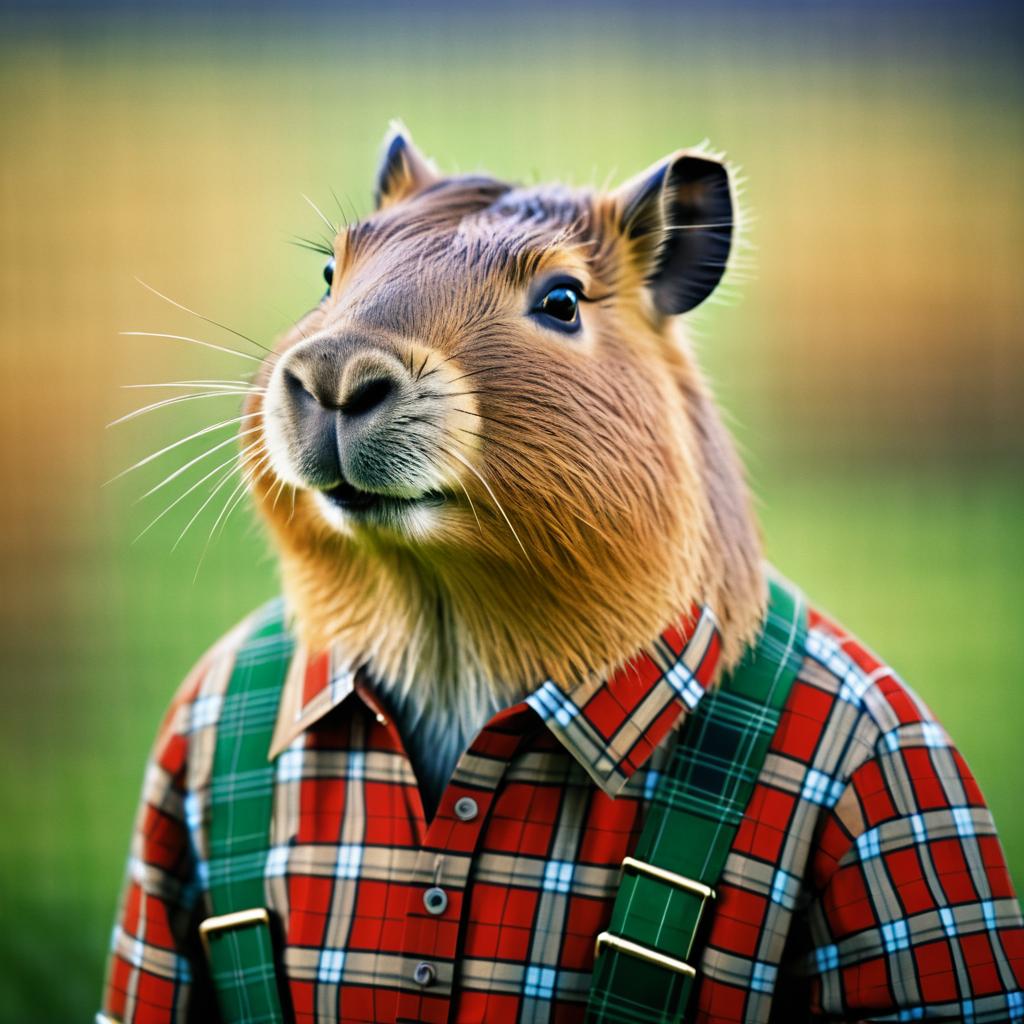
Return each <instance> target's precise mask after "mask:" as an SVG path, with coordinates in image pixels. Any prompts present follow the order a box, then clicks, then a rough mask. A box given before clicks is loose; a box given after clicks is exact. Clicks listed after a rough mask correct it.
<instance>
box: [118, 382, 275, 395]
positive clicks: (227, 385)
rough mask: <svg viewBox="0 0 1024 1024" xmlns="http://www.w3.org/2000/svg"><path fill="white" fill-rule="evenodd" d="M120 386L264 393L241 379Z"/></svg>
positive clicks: (263, 389)
mask: <svg viewBox="0 0 1024 1024" xmlns="http://www.w3.org/2000/svg"><path fill="white" fill-rule="evenodd" d="M121 387H122V388H123V389H124V390H125V391H140V390H144V389H147V388H199V387H207V388H217V389H219V390H222V391H223V390H232V391H239V392H241V393H242V394H243V395H262V394H265V393H266V390H267V389H266V388H261V387H258V386H256V385H255V384H249V383H247V382H246V381H243V380H166V381H157V382H154V383H152V384H150V383H145V384H122V385H121Z"/></svg>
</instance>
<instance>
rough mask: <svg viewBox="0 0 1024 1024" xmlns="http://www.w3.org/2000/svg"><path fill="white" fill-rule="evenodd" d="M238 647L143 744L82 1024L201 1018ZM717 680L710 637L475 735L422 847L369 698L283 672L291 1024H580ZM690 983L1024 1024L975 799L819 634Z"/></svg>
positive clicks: (398, 756)
mask: <svg viewBox="0 0 1024 1024" xmlns="http://www.w3.org/2000/svg"><path fill="white" fill-rule="evenodd" d="M247 629H248V627H244V628H242V627H240V628H239V629H238V630H236V631H235V632H233V633H232V634H230V635H229V636H228V637H226V638H225V639H224V640H223V641H222V642H221V643H220V644H219V645H218V646H217V647H216V648H215V649H214V650H213V651H212V652H211V653H210V654H209V655H208V656H207V657H206V658H205V659H204V660H203V661H202V662H201V663H200V664H199V666H198V667H197V668H196V670H195V671H194V672H193V673H192V675H191V676H190V677H189V679H187V680H186V682H185V685H184V686H183V688H182V690H181V691H180V693H179V695H178V697H177V698H176V700H175V702H174V704H173V705H172V707H171V709H170V712H169V714H168V716H167V718H166V720H165V723H164V726H163V728H162V730H161V733H160V736H159V738H158V740H157V744H156V748H155V751H154V754H153V758H152V761H151V764H150V766H149V770H148V772H147V775H146V781H145V786H144V791H143V798H142V806H141V808H140V812H139V817H138V821H137V828H136V832H135V837H134V842H133V846H132V853H131V857H130V861H129V867H128V877H127V881H126V886H125V892H124V896H123V902H122V908H121V912H120V918H119V921H118V924H117V925H116V927H115V929H114V935H113V948H112V952H111V956H110V963H109V968H108V977H107V985H106V992H105V997H104V1006H105V1011H104V1014H101V1015H100V1016H99V1018H98V1020H100V1021H103V1020H108V1019H113V1020H117V1021H124V1022H126V1024H127V1022H129V1021H131V1022H137V1024H163V1022H167V1021H186V1020H188V1021H208V1020H215V1019H216V1018H217V1013H216V1010H215V1009H214V1005H215V1004H214V1001H213V996H212V994H211V992H210V989H209V982H208V979H207V975H206V972H205V965H204V962H203V957H202V954H201V952H200V950H199V947H198V942H197V939H196V925H197V922H198V921H199V920H200V919H201V918H202V917H204V916H206V915H207V914H208V913H209V907H208V904H207V897H206V892H205V890H206V881H207V874H208V866H207V861H206V857H207V855H208V825H209V806H210V771H211V763H212V758H213V749H214V742H215V735H216V724H217V719H218V713H219V710H220V706H221V701H222V695H223V693H224V691H225V688H226V685H227V682H228V679H229V677H230V674H231V669H232V665H233V658H234V655H235V652H236V651H237V650H238V647H239V645H240V643H241V641H242V639H243V638H244V636H245V635H246V632H247ZM718 654H719V637H718V633H717V628H716V625H715V621H714V618H713V616H712V615H711V613H710V612H708V611H706V610H705V611H704V612H703V613H701V614H700V616H699V618H697V619H696V620H695V621H692V622H690V623H689V624H688V625H687V626H686V628H685V630H684V629H682V628H672V629H669V630H668V631H666V632H665V633H664V634H663V635H662V636H661V637H660V638H659V639H658V641H657V642H656V643H655V644H653V645H652V646H651V647H650V649H648V650H646V651H645V652H643V653H641V654H639V655H637V656H636V657H635V658H634V659H632V661H631V662H630V663H629V665H628V666H627V667H626V668H625V669H623V670H621V671H619V672H617V673H615V674H614V675H612V676H611V677H610V678H609V679H607V680H604V681H600V682H597V683H594V684H590V685H586V686H581V687H580V688H578V689H576V690H574V691H572V692H569V693H565V692H562V691H561V690H560V689H558V688H557V687H556V686H554V685H553V684H552V683H550V682H547V683H544V684H543V685H541V686H540V687H539V688H538V689H537V690H536V691H535V692H534V693H532V694H531V695H530V696H529V697H528V698H527V699H526V700H525V701H524V702H523V703H521V704H518V705H516V706H514V707H512V708H509V709H507V710H505V711H502V712H501V713H499V714H498V715H496V716H495V717H494V718H493V719H492V720H491V722H490V723H489V724H488V725H487V727H486V728H485V729H484V730H483V731H482V732H481V733H480V734H479V736H478V737H477V738H476V739H475V740H474V742H473V744H472V745H471V747H470V749H469V750H468V751H467V752H466V753H465V754H464V755H463V756H462V758H461V760H460V761H459V764H458V767H457V769H456V771H455V774H454V776H453V778H452V780H451V782H450V784H449V786H448V788H447V790H446V792H445V793H444V795H443V796H442V798H441V802H440V805H439V807H438V810H437V814H436V815H435V817H434V818H433V819H432V820H431V821H429V822H428V821H426V820H425V818H424V814H423V810H422V804H421V802H420V797H419V792H418V788H417V784H416V779H415V777H414V775H413V770H412V767H411V765H410V762H409V760H408V757H407V756H406V754H405V752H404V750H403V746H402V741H401V737H400V736H399V735H398V732H397V730H396V729H395V727H394V724H393V723H392V722H391V721H390V720H389V718H388V716H387V715H386V713H385V711H384V710H383V708H382V707H381V706H380V704H379V703H378V702H377V701H376V700H375V698H374V695H373V693H372V692H371V690H370V689H369V688H368V686H367V685H366V683H365V682H364V680H363V679H362V678H361V677H360V675H359V674H358V673H357V674H355V675H353V674H351V673H349V672H347V671H344V670H341V669H339V668H337V667H336V666H339V665H342V664H344V661H343V659H342V658H341V657H340V655H339V652H330V651H328V652H324V653H321V654H318V655H310V656H308V655H306V654H304V653H303V652H301V651H299V652H297V653H296V655H295V657H294V659H293V661H292V665H291V669H290V672H289V676H288V680H287V682H286V684H285V688H284V691H283V695H282V702H281V708H280V711H279V717H278V724H277V730H276V733H275V741H274V747H275V748H276V749H278V750H281V754H280V757H279V758H278V760H277V765H276V783H275V795H274V816H273V825H272V834H271V837H270V851H269V856H268V858H267V862H266V869H265V877H266V883H265V890H266V901H267V905H268V907H269V908H270V909H271V910H272V911H273V912H274V913H275V914H276V915H277V917H278V918H279V920H280V921H281V922H282V925H283V935H284V948H283V950H282V951H281V952H282V960H283V964H284V969H285V971H286V972H287V977H288V983H289V991H290V997H291V1001H292V1004H293V1009H294V1012H295V1017H296V1020H297V1022H299V1024H312V1022H322V1024H326V1022H328V1021H330V1022H335V1021H351V1022H356V1021H360V1022H385V1021H422V1022H434V1021H458V1022H469V1021H483V1020H489V1021H494V1022H502V1024H503V1022H506V1021H508V1022H513V1021H552V1022H569V1021H580V1020H582V1019H583V1015H584V1009H585V1006H586V999H587V993H588V988H589V985H590V976H591V969H592V966H593V962H594V938H595V936H596V935H597V933H598V932H600V931H601V930H602V929H603V928H604V926H605V925H606V924H607V921H608V919H609V916H610V913H611V907H612V903H613V900H614V896H615V892H616V889H617V882H618V870H619V865H620V863H621V861H622V859H623V858H624V857H625V856H627V855H628V854H629V853H630V852H631V851H632V849H633V846H634V844H635V843H636V840H637V838H638V836H639V831H640V828H641V824H642V821H643V818H644V812H645V809H646V806H647V804H648V802H649V799H650V796H651V794H652V792H653V790H654V787H655V785H656V782H657V779H658V774H659V769H660V768H662V767H663V766H664V765H665V763H666V760H667V757H668V754H669V753H670V749H671V744H672V742H673V741H674V738H675V735H676V730H677V729H678V726H679V725H680V724H681V721H682V720H683V718H684V717H685V715H686V712H687V710H688V709H692V708H694V707H696V705H697V703H698V702H699V701H700V699H701V697H702V695H703V693H704V689H705V687H706V685H707V684H708V682H709V680H710V679H711V678H712V676H713V674H714V669H715V665H716V662H717V659H718ZM434 887H436V888H439V889H440V890H442V892H443V894H444V899H443V900H440V901H439V904H443V905H440V906H438V905H432V906H431V907H430V909H428V904H429V903H431V900H430V899H429V898H428V899H427V900H425V898H424V897H425V893H426V891H427V889H428V888H434ZM435 895H436V894H435ZM697 966H698V970H699V975H698V976H699V978H700V984H699V989H698V993H697V997H696V1004H697V1005H696V1007H695V1012H694V1014H693V1019H694V1020H698V1021H702V1022H709V1021H767V1020H768V1018H769V1016H770V1015H774V1016H773V1019H774V1020H777V1021H786V1022H789V1021H798V1020H806V1019H809V1018H810V1019H828V1020H837V1019H839V1020H862V1019H871V1020H886V1021H912V1020H921V1019H925V1018H928V1019H943V1020H957V1021H970V1022H977V1024H982V1022H986V1021H988V1022H993V1024H994V1022H997V1021H998V1022H1005V1021H1024V995H1022V992H1021V982H1022V979H1024V926H1022V921H1021V915H1020V909H1019V906H1018V903H1017V900H1016V898H1015V895H1014V892H1013V888H1012V885H1011V882H1010V879H1009V876H1008V874H1007V869H1006V864H1005V861H1004V857H1003V853H1002V850H1001V848H1000V846H999V841H998V839H997V837H996V834H995V828H994V825H993V822H992V818H991V816H990V814H989V812H988V810H987V808H986V807H985V804H984V802H983V799H982V796H981V793H980V791H979V790H978V787H977V784H976V783H975V781H974V779H973V778H972V776H971V774H970V772H969V770H968V768H967V766H966V764H965V763H964V761H963V759H962V757H961V756H960V754H959V753H958V752H957V751H956V749H955V748H954V747H953V746H952V745H951V743H950V741H949V738H948V737H947V736H946V734H945V732H944V731H943V730H942V728H941V727H940V726H939V725H938V724H936V722H935V721H934V719H933V718H932V716H931V715H930V713H929V712H928V710H927V708H925V707H924V706H923V704H922V703H921V701H920V700H919V699H918V698H917V697H916V696H915V695H914V694H913V693H912V692H911V691H910V690H909V689H908V688H907V687H906V686H905V685H904V684H903V683H902V682H900V681H899V679H897V678H896V676H895V675H894V674H893V673H892V671H891V670H890V669H889V668H887V667H886V666H885V665H884V664H882V663H880V662H878V661H877V660H876V659H875V658H874V657H873V656H872V655H871V654H870V653H868V651H866V650H865V649H864V648H863V647H862V646H861V645H860V644H859V643H858V642H857V641H856V640H855V639H854V638H852V637H851V636H849V635H848V634H847V633H845V632H844V631H843V630H842V629H840V628H839V627H838V626H836V625H835V624H833V623H832V622H830V621H828V620H827V619H826V618H825V617H824V616H822V615H820V614H817V613H814V612H812V613H811V616H810V621H809V634H808V640H807V644H806V656H805V659H804V662H803V666H802V668H801V671H800V673H799V676H798V678H797V680H796V682H795V684H794V686H793V689H792V692H791V694H790V696H789V698H788V701H787V704H786V706H785V709H784V711H783V715H782V720H781V722H780V724H779V727H778V729H777V731H776V734H775V736H774V739H773V742H772V747H771V750H770V752H769V755H768V758H767V760H766V762H765V764H764V767H763V768H762V770H761V772H760V776H759V778H758V781H757V785H756V788H755V791H754V795H753V797H752V799H751V801H750V803H749V806H748V807H747V810H746V813H745V815H744V819H743V822H742V824H741V826H740V829H739V831H738V833H737V835H736V838H735V841H734V843H733V845H732V849H731V852H730V854H729V858H728V861H727V863H726V866H725V871H724V875H723V877H722V880H721V882H720V884H719V886H718V899H717V901H716V903H715V905H714V913H713V918H712V923H711V927H710V930H709V934H708V938H707V942H706V944H705V946H704V948H703V954H702V956H701V958H700V962H699V964H698V965H697Z"/></svg>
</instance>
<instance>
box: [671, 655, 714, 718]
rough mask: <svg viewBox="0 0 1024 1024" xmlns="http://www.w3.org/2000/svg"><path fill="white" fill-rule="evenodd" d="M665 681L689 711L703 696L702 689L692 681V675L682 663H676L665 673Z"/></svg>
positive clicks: (695, 681)
mask: <svg viewBox="0 0 1024 1024" xmlns="http://www.w3.org/2000/svg"><path fill="white" fill-rule="evenodd" d="M665 679H666V680H667V681H668V683H669V685H671V687H672V689H673V690H675V691H676V693H678V694H679V697H680V699H681V700H682V702H683V703H684V704H685V705H686V706H687V707H688V708H689V709H690V710H691V711H692V710H693V709H694V708H695V707H696V706H697V705H698V704H699V703H700V699H701V697H703V696H704V687H703V686H701V685H700V683H698V682H697V680H696V679H694V677H693V673H692V672H691V671H690V670H689V669H688V668H687V667H686V665H685V664H683V662H682V661H677V662H676V663H675V664H674V665H673V666H672V667H671V668H670V669H669V670H668V672H666V673H665Z"/></svg>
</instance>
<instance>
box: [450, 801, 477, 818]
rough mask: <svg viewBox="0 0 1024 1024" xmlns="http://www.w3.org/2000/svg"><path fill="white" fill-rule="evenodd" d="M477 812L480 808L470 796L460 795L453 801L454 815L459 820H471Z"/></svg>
mask: <svg viewBox="0 0 1024 1024" xmlns="http://www.w3.org/2000/svg"><path fill="white" fill-rule="evenodd" d="M479 813H480V808H479V807H478V806H477V802H476V801H475V800H474V799H473V798H472V797H471V796H460V797H459V799H458V800H456V801H455V817H456V818H458V819H459V821H472V820H473V819H474V818H475V817H476V816H477V815H478V814H479Z"/></svg>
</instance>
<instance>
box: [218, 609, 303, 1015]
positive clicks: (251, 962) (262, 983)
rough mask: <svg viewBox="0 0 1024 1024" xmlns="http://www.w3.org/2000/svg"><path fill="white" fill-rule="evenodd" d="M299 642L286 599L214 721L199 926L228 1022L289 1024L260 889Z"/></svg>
mask: <svg viewBox="0 0 1024 1024" xmlns="http://www.w3.org/2000/svg"><path fill="white" fill-rule="evenodd" d="M293 646H294V642H293V640H292V638H291V636H290V634H289V633H288V632H287V630H286V629H285V627H284V611H283V606H282V604H281V602H280V601H275V602H273V603H272V604H271V605H269V606H268V607H267V608H266V609H265V610H263V611H262V612H261V613H260V614H259V617H258V619H257V621H256V624H255V627H254V629H253V631H252V632H251V633H250V635H249V637H248V638H247V639H246V641H245V643H244V644H243V645H242V648H241V650H240V651H239V652H238V656H237V659H236V661H235V665H234V669H233V671H232V675H231V679H230V681H229V683H228V688H227V692H226V693H225V694H224V705H223V707H222V709H221V713H220V719H219V722H218V725H217V743H216V748H215V751H214V760H213V778H212V782H211V786H212V790H211V799H210V804H211V815H212V817H211V821H210V861H209V869H210V881H209V885H210V903H211V906H212V909H213V914H214V916H213V917H208V918H207V919H206V920H205V921H203V923H202V924H201V925H200V926H199V934H200V936H201V938H202V941H203V947H204V949H205V950H206V956H207V960H208V962H209V967H210V976H211V978H212V980H213V985H214V988H215V989H216V992H217V1000H218V1003H219V1005H220V1011H221V1018H222V1020H223V1021H224V1024H241V1022H243V1021H244V1022H246V1024H283V1022H284V1020H285V1015H284V1011H283V1009H282V998H283V995H282V992H281V991H280V989H279V985H278V979H277V975H276V971H275V960H274V943H273V938H272V931H271V920H270V916H269V914H268V912H267V909H266V896H265V895H264V889H263V875H264V867H265V865H266V860H267V850H268V849H269V846H270V817H271V810H272V804H273V793H274V765H273V764H271V763H270V762H268V761H267V751H268V750H269V749H270V739H271V735H272V734H273V731H274V723H275V720H276V718H277V709H278V704H279V699H280V696H281V689H282V685H283V683H284V680H285V676H286V674H287V672H288V664H289V662H290V661H291V657H292V649H293Z"/></svg>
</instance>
